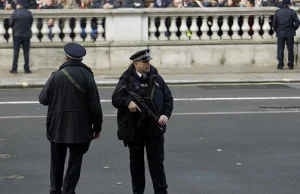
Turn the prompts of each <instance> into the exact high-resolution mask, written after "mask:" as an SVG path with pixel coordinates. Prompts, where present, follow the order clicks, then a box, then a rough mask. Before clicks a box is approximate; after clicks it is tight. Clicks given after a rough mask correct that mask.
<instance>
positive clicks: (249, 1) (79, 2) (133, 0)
mask: <svg viewBox="0 0 300 194" xmlns="http://www.w3.org/2000/svg"><path fill="white" fill-rule="evenodd" d="M291 3H292V5H296V3H295V2H294V0H291ZM280 4H281V0H205V1H204V0H28V9H69V8H78V9H92V8H96V9H97V8H103V9H112V8H167V7H173V8H190V7H199V8H203V7H266V6H280ZM15 8H16V3H15V1H14V0H0V9H5V10H10V9H15Z"/></svg>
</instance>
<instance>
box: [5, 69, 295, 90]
mask: <svg viewBox="0 0 300 194" xmlns="http://www.w3.org/2000/svg"><path fill="white" fill-rule="evenodd" d="M125 69H126V68H115V69H100V70H99V69H93V71H94V74H95V80H96V83H97V85H98V86H114V85H116V83H117V82H118V78H119V77H120V75H121V74H122V72H124V70H125ZM55 70H56V69H54V68H53V69H34V68H32V71H33V73H32V74H24V73H23V71H22V69H20V70H19V73H18V74H16V75H15V74H13V75H12V74H10V73H9V70H8V69H1V70H0V88H40V87H43V85H44V84H45V83H46V81H47V79H48V78H49V77H50V75H51V72H53V71H55ZM158 71H159V73H160V74H161V75H162V76H163V78H164V79H165V81H166V82H167V83H168V84H169V85H178V84H181V85H184V84H224V83H225V84H228V83H275V82H281V83H299V82H300V76H299V72H300V68H299V67H297V66H296V67H295V69H294V70H288V69H287V68H286V67H285V69H284V70H277V69H276V65H274V66H253V65H249V66H243V67H239V66H206V67H201V68H173V69H168V68H158Z"/></svg>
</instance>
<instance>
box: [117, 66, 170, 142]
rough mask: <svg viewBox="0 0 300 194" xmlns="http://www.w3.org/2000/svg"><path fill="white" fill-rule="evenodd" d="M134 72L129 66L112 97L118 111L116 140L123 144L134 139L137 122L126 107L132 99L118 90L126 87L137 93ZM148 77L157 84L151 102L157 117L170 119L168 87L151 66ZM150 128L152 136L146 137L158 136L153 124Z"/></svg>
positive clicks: (132, 67)
mask: <svg viewBox="0 0 300 194" xmlns="http://www.w3.org/2000/svg"><path fill="white" fill-rule="evenodd" d="M134 72H135V68H134V66H133V65H130V66H129V68H128V69H127V70H126V71H125V72H124V73H123V74H122V76H121V77H120V80H119V82H118V84H117V86H116V88H115V90H114V92H113V95H112V104H113V106H114V107H115V108H117V109H118V113H117V122H118V138H119V139H120V140H124V142H126V141H128V140H130V139H134V138H135V137H134V134H135V130H136V129H135V128H134V125H135V123H137V120H135V117H134V114H136V113H131V112H130V111H129V109H128V105H129V103H130V102H131V101H133V99H132V98H131V96H129V95H128V94H126V93H123V92H121V91H119V89H120V88H122V87H123V86H126V87H127V89H128V90H130V91H132V92H135V93H137V88H136V87H135V84H134V76H136V75H135V73H134ZM148 77H150V80H152V79H156V83H157V84H154V87H155V90H154V100H153V101H154V105H155V109H156V112H157V113H158V115H157V116H158V117H160V116H161V115H165V116H167V117H168V118H170V117H171V114H172V111H173V97H172V93H171V91H170V89H169V87H168V86H167V84H166V83H165V81H164V80H163V78H162V77H161V76H160V75H159V74H158V71H157V69H156V68H155V67H153V66H152V65H151V68H150V73H149V75H148ZM150 82H151V81H150ZM165 127H166V126H164V129H165ZM152 128H153V130H150V131H151V132H153V134H148V135H150V136H152V135H156V134H158V133H156V132H157V130H159V129H157V128H156V126H155V124H153V126H152ZM155 129H157V130H155ZM159 135H160V134H159Z"/></svg>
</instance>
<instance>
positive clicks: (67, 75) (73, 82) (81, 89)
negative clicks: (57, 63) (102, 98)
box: [61, 69, 86, 94]
mask: <svg viewBox="0 0 300 194" xmlns="http://www.w3.org/2000/svg"><path fill="white" fill-rule="evenodd" d="M61 71H62V72H63V73H64V74H65V76H66V77H67V78H68V79H69V80H70V82H72V84H74V86H75V87H76V88H77V89H78V90H79V91H80V92H81V93H83V94H85V93H86V91H85V90H84V89H83V88H82V87H81V86H80V85H79V84H78V83H76V81H75V80H74V79H73V78H72V76H71V75H70V74H69V73H68V72H67V71H66V70H65V69H62V70H61Z"/></svg>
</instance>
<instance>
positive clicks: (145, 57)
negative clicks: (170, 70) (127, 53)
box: [129, 49, 152, 62]
mask: <svg viewBox="0 0 300 194" xmlns="http://www.w3.org/2000/svg"><path fill="white" fill-rule="evenodd" d="M149 52H150V50H149V49H145V50H141V51H138V52H136V53H134V54H133V55H132V56H131V57H130V58H129V59H130V60H132V61H133V62H137V61H150V60H151V59H152V58H151V57H150V55H149Z"/></svg>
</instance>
